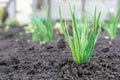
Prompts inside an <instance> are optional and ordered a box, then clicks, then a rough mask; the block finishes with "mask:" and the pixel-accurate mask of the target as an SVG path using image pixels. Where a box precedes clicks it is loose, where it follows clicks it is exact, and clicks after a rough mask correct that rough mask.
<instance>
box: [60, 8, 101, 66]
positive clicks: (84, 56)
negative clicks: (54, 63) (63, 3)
mask: <svg viewBox="0 0 120 80" xmlns="http://www.w3.org/2000/svg"><path fill="white" fill-rule="evenodd" d="M70 11H71V16H72V29H73V39H71V37H70V35H69V33H68V30H67V29H65V28H64V24H63V22H62V15H61V8H60V7H59V15H60V23H61V26H62V30H63V33H64V36H65V39H66V41H67V43H68V45H69V47H70V49H71V52H72V56H73V60H74V62H75V63H77V64H80V63H82V62H89V60H90V58H91V55H92V52H93V49H94V46H95V44H96V42H97V39H98V37H99V34H100V32H101V28H100V27H99V29H98V31H97V28H98V24H99V19H100V15H101V13H99V15H98V16H97V15H96V9H95V12H94V25H93V27H92V29H91V31H90V30H89V26H88V25H87V23H86V22H84V23H83V25H78V24H77V21H76V17H75V12H74V9H73V11H72V9H71V7H70Z"/></svg>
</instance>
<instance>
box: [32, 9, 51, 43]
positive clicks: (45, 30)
mask: <svg viewBox="0 0 120 80" xmlns="http://www.w3.org/2000/svg"><path fill="white" fill-rule="evenodd" d="M33 20H34V22H33V25H34V27H35V31H34V32H33V35H32V40H33V41H40V40H43V42H50V41H51V40H52V25H51V22H50V19H49V9H47V12H46V20H45V24H43V23H42V22H41V21H40V18H39V17H38V15H37V14H36V12H35V11H33Z"/></svg>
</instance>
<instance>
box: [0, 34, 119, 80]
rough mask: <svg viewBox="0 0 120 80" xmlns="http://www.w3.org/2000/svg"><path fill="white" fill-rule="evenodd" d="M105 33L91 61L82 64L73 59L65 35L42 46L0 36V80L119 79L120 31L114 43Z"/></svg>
mask: <svg viewBox="0 0 120 80" xmlns="http://www.w3.org/2000/svg"><path fill="white" fill-rule="evenodd" d="M118 34H120V33H118ZM104 35H105V34H102V35H101V37H100V39H99V40H98V42H97V44H96V46H95V50H94V52H93V55H92V58H91V60H90V62H89V63H82V64H79V65H77V64H75V63H74V62H73V60H72V55H71V51H70V49H69V47H68V45H67V44H66V42H65V40H64V39H63V37H61V38H58V39H57V40H56V41H53V42H52V43H49V44H48V43H47V44H45V45H42V46H40V45H39V43H36V42H27V41H26V40H18V41H16V40H14V39H4V40H0V80H120V35H118V37H117V38H116V39H115V40H114V41H113V42H112V44H109V40H107V39H104Z"/></svg>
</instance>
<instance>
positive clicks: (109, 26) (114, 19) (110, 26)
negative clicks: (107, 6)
mask: <svg viewBox="0 0 120 80" xmlns="http://www.w3.org/2000/svg"><path fill="white" fill-rule="evenodd" d="M119 16H120V8H119V10H118V12H117V14H116V16H112V15H111V19H110V20H109V21H108V22H107V23H105V22H102V23H101V24H102V28H103V29H104V30H105V31H106V33H107V34H108V35H109V36H110V39H111V40H113V39H115V37H116V33H117V27H118V22H119V18H120V17H119Z"/></svg>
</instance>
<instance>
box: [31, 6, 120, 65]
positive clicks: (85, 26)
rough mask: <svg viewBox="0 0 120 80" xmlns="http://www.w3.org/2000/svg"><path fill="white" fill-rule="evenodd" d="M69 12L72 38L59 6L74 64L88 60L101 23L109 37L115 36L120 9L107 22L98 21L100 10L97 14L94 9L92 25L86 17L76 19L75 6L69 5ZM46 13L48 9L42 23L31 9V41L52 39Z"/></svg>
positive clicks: (64, 32)
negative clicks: (32, 28) (32, 29)
mask: <svg viewBox="0 0 120 80" xmlns="http://www.w3.org/2000/svg"><path fill="white" fill-rule="evenodd" d="M70 13H71V17H72V32H73V34H72V38H71V35H70V34H69V31H68V29H67V28H66V27H65V26H66V25H67V24H66V22H65V23H63V20H62V14H61V8H60V7H59V17H60V24H61V29H62V32H63V34H64V36H65V39H66V41H67V43H68V45H69V47H70V49H71V52H72V56H73V60H74V62H75V63H76V64H80V63H83V62H89V60H90V58H91V55H92V53H93V50H94V47H95V44H96V42H97V40H98V38H99V35H100V33H101V25H102V28H103V29H104V30H105V31H106V32H107V33H108V35H109V36H110V37H111V39H114V38H115V36H116V32H117V25H118V19H119V18H118V17H119V15H120V10H119V11H118V13H117V15H116V16H115V17H114V18H112V19H111V21H110V22H109V23H104V22H100V16H101V12H99V14H98V15H97V11H96V9H95V11H94V17H93V23H92V27H90V24H89V22H88V21H87V19H84V21H82V19H80V20H79V21H78V19H77V18H76V16H75V8H71V6H70ZM48 15H49V10H47V12H46V20H45V24H43V23H42V22H41V21H40V19H39V17H38V15H37V14H36V12H35V11H33V20H34V22H33V23H32V26H33V27H34V31H33V34H32V40H33V41H41V40H43V41H45V42H50V41H52V37H53V31H52V30H53V27H52V25H51V22H50V18H49V16H48ZM78 22H79V23H78Z"/></svg>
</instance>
